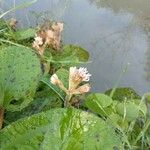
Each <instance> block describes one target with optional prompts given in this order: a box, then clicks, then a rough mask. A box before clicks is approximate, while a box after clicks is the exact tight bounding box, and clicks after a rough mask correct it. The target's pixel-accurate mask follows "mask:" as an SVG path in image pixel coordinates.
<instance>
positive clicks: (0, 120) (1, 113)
mask: <svg viewBox="0 0 150 150" xmlns="http://www.w3.org/2000/svg"><path fill="white" fill-rule="evenodd" d="M3 121H4V108H3V107H0V129H1V128H2V125H3Z"/></svg>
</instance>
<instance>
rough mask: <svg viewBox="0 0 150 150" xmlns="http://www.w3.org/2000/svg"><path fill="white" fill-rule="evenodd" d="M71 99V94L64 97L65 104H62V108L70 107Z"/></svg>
mask: <svg viewBox="0 0 150 150" xmlns="http://www.w3.org/2000/svg"><path fill="white" fill-rule="evenodd" d="M71 97H72V95H71V94H68V95H66V98H65V102H64V107H70V106H71V104H70V99H71Z"/></svg>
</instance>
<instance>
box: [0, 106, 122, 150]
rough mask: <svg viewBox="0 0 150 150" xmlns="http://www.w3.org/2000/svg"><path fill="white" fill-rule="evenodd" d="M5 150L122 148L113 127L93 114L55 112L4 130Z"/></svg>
mask: <svg viewBox="0 0 150 150" xmlns="http://www.w3.org/2000/svg"><path fill="white" fill-rule="evenodd" d="M0 145H1V149H3V150H10V149H11V150H15V149H21V150H26V149H29V150H32V149H43V150H51V149H52V150H59V149H61V150H83V149H86V150H94V149H98V150H113V149H115V148H116V149H123V148H122V143H121V139H120V136H119V135H118V134H117V133H116V132H115V130H114V128H113V127H112V126H111V125H109V124H107V123H106V122H104V121H103V120H102V119H100V118H98V117H96V116H95V115H93V114H90V113H87V112H84V111H81V110H77V109H73V108H69V109H62V108H61V109H54V110H51V111H47V112H45V113H44V112H43V113H40V114H37V115H33V116H31V117H28V118H25V119H22V120H19V121H17V122H14V123H12V124H11V125H9V126H7V127H5V128H4V129H2V130H1V134H0Z"/></svg>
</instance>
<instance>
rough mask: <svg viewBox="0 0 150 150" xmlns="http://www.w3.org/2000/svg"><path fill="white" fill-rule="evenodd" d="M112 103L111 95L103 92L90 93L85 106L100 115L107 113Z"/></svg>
mask: <svg viewBox="0 0 150 150" xmlns="http://www.w3.org/2000/svg"><path fill="white" fill-rule="evenodd" d="M111 104H112V99H111V98H110V97H109V96H107V95H105V94H101V93H94V94H90V95H89V96H88V97H87V98H86V99H85V106H86V107H87V108H89V109H90V110H92V111H93V112H95V113H98V114H99V115H106V113H107V112H108V111H109V109H108V108H109V106H110V105H111Z"/></svg>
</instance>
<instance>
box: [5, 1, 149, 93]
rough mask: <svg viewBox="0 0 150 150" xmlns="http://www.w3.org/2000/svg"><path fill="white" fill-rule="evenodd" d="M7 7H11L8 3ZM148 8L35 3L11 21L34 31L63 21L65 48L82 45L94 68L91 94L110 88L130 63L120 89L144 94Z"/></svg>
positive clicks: (136, 3)
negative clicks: (51, 21)
mask: <svg viewBox="0 0 150 150" xmlns="http://www.w3.org/2000/svg"><path fill="white" fill-rule="evenodd" d="M23 1H25V0H23ZM23 1H22V2H23ZM6 2H8V3H9V6H12V5H13V4H12V1H11V0H6V1H5V3H6ZM8 3H7V4H8ZM19 3H20V1H19V0H18V1H17V0H16V4H19ZM149 3H150V1H149V0H132V3H131V2H130V0H126V1H124V0H107V1H106V0H82V1H81V0H39V1H38V2H37V3H36V4H34V5H33V6H31V7H29V8H26V9H23V10H19V11H16V13H15V16H16V17H17V18H19V20H20V21H21V22H22V26H25V25H26V26H31V25H35V24H36V22H38V21H41V20H42V19H55V20H62V21H64V23H65V31H64V36H63V37H64V42H65V43H73V44H78V45H81V46H82V47H84V48H86V49H88V50H89V52H90V54H91V60H92V63H91V64H88V65H87V67H88V68H89V69H88V70H89V72H91V73H92V74H93V76H92V84H93V85H94V86H93V90H94V91H104V90H106V89H107V88H111V87H112V86H114V84H115V83H116V81H117V79H118V77H119V74H120V72H121V71H122V70H123V68H124V66H126V65H127V64H128V63H130V64H131V65H130V66H129V67H128V70H127V72H126V73H125V74H124V76H123V77H122V80H121V82H120V84H119V86H130V87H133V88H135V89H136V90H138V91H139V92H141V93H143V92H147V91H149V89H150V88H149V87H150V82H147V80H146V79H147V78H146V76H147V77H148V76H150V69H149V68H150V48H149V37H148V32H149V29H150V28H149V19H148V17H149V16H148V15H149V14H150V9H149V8H148V7H149V6H150V4H149ZM94 4H95V5H94ZM31 12H32V13H31ZM23 16H24V17H23ZM35 16H36V17H35ZM35 18H36V19H35ZM145 71H146V73H145Z"/></svg>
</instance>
